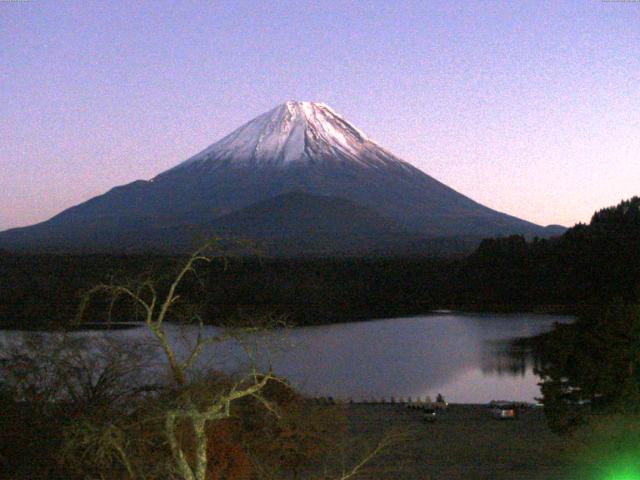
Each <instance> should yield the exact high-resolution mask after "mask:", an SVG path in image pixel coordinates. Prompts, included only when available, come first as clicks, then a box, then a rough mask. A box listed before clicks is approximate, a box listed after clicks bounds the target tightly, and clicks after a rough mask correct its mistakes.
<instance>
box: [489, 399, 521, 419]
mask: <svg viewBox="0 0 640 480" xmlns="http://www.w3.org/2000/svg"><path fill="white" fill-rule="evenodd" d="M491 414H492V415H493V418H495V419H498V420H514V419H515V418H517V416H518V408H517V406H516V405H515V404H514V403H503V402H496V403H495V404H494V405H492V408H491Z"/></svg>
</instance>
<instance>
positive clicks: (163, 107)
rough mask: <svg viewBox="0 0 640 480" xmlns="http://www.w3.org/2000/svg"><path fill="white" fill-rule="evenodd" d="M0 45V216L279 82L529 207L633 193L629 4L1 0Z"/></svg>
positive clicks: (153, 150) (474, 191) (73, 192)
mask: <svg viewBox="0 0 640 480" xmlns="http://www.w3.org/2000/svg"><path fill="white" fill-rule="evenodd" d="M398 4H401V5H398ZM0 44H1V45H2V49H1V50H0V87H1V88H0V109H1V112H2V121H1V122H0V138H2V142H0V168H1V175H0V191H1V192H2V193H1V194H0V229H5V228H9V227H14V226H20V225H28V224H31V223H34V222H37V221H41V220H45V219H47V218H49V217H50V216H52V215H54V214H55V213H57V212H59V211H61V210H62V209H64V208H67V207H70V206H72V205H75V204H77V203H80V202H82V201H84V200H86V199H88V198H90V197H92V196H94V195H97V194H100V193H103V192H104V191H106V190H108V189H109V188H111V187H113V186H115V185H119V184H124V183H128V182H130V181H133V180H135V179H138V178H150V177H153V176H154V175H156V174H157V173H159V172H160V171H162V170H164V169H167V168H169V167H171V166H173V165H175V164H177V163H178V162H180V161H182V160H184V159H186V158H187V157H189V156H191V155H193V154H194V153H196V152H197V151H199V150H201V149H203V148H205V147H206V146H208V145H209V144H211V143H213V142H215V141H216V140H218V139H219V138H220V137H222V136H223V135H224V134H226V133H229V132H230V131H231V130H233V129H234V128H236V127H238V126H240V125H241V124H242V123H244V122H246V121H248V120H250V119H251V118H253V117H255V116H256V115H258V114H260V113H262V112H264V111H266V110H269V109H271V108H273V107H274V106H275V105H277V104H280V103H282V102H284V101H285V100H287V99H297V100H308V101H320V102H324V103H327V104H329V105H330V106H331V107H332V108H334V109H335V110H336V111H338V112H339V113H340V114H342V115H343V116H344V117H346V118H347V119H348V120H350V121H351V122H353V123H354V124H355V125H356V126H358V127H359V128H361V129H362V130H364V131H365V132H366V133H367V134H368V135H369V136H370V137H372V138H373V139H374V140H376V141H378V143H380V144H381V145H382V146H384V147H386V148H387V149H389V150H391V151H392V152H394V153H395V154H396V155H398V156H400V157H401V158H404V159H405V160H407V161H409V162H411V163H413V164H414V165H416V166H417V167H419V168H420V169H422V170H423V171H425V172H426V173H428V174H430V175H432V176H433V177H435V178H437V179H438V180H440V181H442V182H444V183H446V184H447V185H449V186H451V187H453V188H455V189H457V190H458V191H460V192H462V193H464V194H466V195H468V196H470V197H471V198H473V199H475V200H477V201H479V202H481V203H483V204H485V205H487V206H490V207H492V208H495V209H497V210H500V211H504V212H507V213H510V214H512V215H516V216H519V217H521V218H525V219H527V220H531V221H534V222H536V223H540V224H549V223H561V224H565V225H571V224H573V223H575V222H577V221H588V220H589V218H590V216H591V214H592V213H593V211H594V210H596V209H598V208H601V207H604V206H607V205H611V204H615V203H617V202H618V201H619V200H621V199H622V198H627V197H630V196H632V195H636V194H640V188H639V187H640V3H638V2H598V1H553V2H552V1H548V2H545V1H541V0H537V1H531V2H529V1H518V2H503V1H499V2H494V1H487V0H483V1H477V2H474V1H459V2H457V1H451V0H450V1H446V2H445V1H443V2H439V1H416V2H349V1H336V2H332V1H324V2H303V1H295V2H287V1H278V2H267V1H264V2H259V1H251V2H249V1H228V2H222V1H219V2H165V1H152V2H151V1H149V2H143V1H140V2H131V1H121V2H119V1H113V2H100V3H99V2H66V1H55V2H54V1H44V0H31V1H23V2H0Z"/></svg>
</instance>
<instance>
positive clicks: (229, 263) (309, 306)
mask: <svg viewBox="0 0 640 480" xmlns="http://www.w3.org/2000/svg"><path fill="white" fill-rule="evenodd" d="M639 210H640V199H639V198H638V197H635V198H633V199H631V200H628V201H625V202H622V203H621V204H619V205H618V206H616V207H611V208H607V209H604V210H601V211H599V212H597V213H596V214H595V215H594V216H593V218H592V220H591V222H590V224H588V225H585V224H578V225H576V226H575V227H573V228H571V229H569V230H568V231H567V232H566V233H565V234H564V235H562V236H561V237H557V238H554V239H549V240H545V239H534V240H533V241H526V240H525V239H524V238H523V237H522V236H511V237H505V238H497V239H486V240H483V241H482V243H481V244H480V245H479V247H478V248H477V250H476V251H475V252H474V253H472V254H471V255H469V256H467V257H465V258H442V257H430V256H420V255H413V256H401V257H400V256H395V257H394V256H388V257H363V258H260V257H234V256H233V255H228V256H227V257H226V261H225V262H223V261H218V262H213V263H211V264H209V265H208V266H207V267H206V268H205V269H204V270H200V271H199V279H198V281H195V280H193V281H191V282H190V283H189V284H188V285H186V286H185V287H184V288H187V289H197V290H198V292H199V293H200V294H201V295H200V296H199V298H201V299H202V304H200V305H199V306H198V308H201V312H202V314H203V315H204V318H205V320H206V321H207V322H210V323H216V322H220V321H227V320H229V319H234V318H238V317H242V316H249V315H253V314H256V313H259V314H278V315H280V314H283V315H286V316H287V317H288V320H289V321H290V322H292V323H296V324H314V323H330V322H338V321H346V320H355V319H367V318H380V317H388V316H400V315H413V314H419V313H424V312H426V311H428V310H431V309H437V308H453V309H467V310H482V311H549V310H551V311H565V312H576V311H577V310H578V308H579V306H581V305H587V304H599V303H601V302H602V301H603V300H604V299H607V298H613V297H620V298H623V299H631V298H635V295H636V293H637V289H638V279H639V278H640V213H639ZM180 260H181V257H167V256H153V255H129V256H113V255H85V256H82V255H11V254H8V253H5V254H3V255H0V325H2V326H5V327H22V328H25V327H37V326H48V325H51V324H65V323H66V322H68V321H69V319H71V318H73V315H74V313H75V310H76V308H77V305H78V303H79V301H80V297H81V295H82V292H83V291H86V290H87V289H89V288H90V287H91V286H93V285H95V284H96V283H99V282H106V283H109V282H111V281H113V280H114V279H115V280H117V281H119V282H122V280H123V279H126V278H137V279H140V278H143V277H145V276H147V277H149V278H154V279H156V280H157V279H158V278H162V277H163V276H166V277H169V276H170V275H171V273H172V272H173V271H174V268H175V265H176V264H178V263H179V262H180ZM95 311H96V312H104V311H105V309H103V308H102V309H101V308H96V310H95ZM117 311H118V310H117V309H116V310H115V312H116V313H117ZM96 315H97V313H96Z"/></svg>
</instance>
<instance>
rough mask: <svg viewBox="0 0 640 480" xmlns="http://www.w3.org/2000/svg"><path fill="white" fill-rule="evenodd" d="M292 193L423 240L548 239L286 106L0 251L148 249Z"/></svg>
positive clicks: (17, 233) (12, 238)
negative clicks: (347, 206) (163, 237)
mask: <svg viewBox="0 0 640 480" xmlns="http://www.w3.org/2000/svg"><path fill="white" fill-rule="evenodd" d="M290 192H301V193H306V194H309V195H312V196H320V197H337V198H341V199H344V200H348V201H350V202H352V203H355V204H357V205H359V206H360V207H365V208H368V209H371V210H373V211H375V212H377V213H378V214H380V215H382V216H383V217H386V218H389V219H393V220H394V221H395V222H397V224H398V225H399V226H400V227H401V228H402V229H403V230H404V231H407V232H411V233H414V234H418V235H421V236H426V237H436V236H437V237H443V236H493V235H501V234H512V233H521V234H525V235H529V236H533V235H539V236H548V233H549V232H548V231H547V230H545V229H544V228H543V227H540V226H538V225H535V224H533V223H530V222H527V221H525V220H521V219H518V218H516V217H512V216H509V215H505V214H503V213H500V212H497V211H495V210H492V209H490V208H487V207H485V206H483V205H480V204H478V203H477V202H474V201H473V200H471V199H469V198H468V197H465V196H464V195H462V194H460V193H458V192H456V191H455V190H453V189H451V188H449V187H447V186H446V185H444V184H442V183H440V182H438V181H437V180H435V179H433V178H432V177H430V176H429V175H427V174H425V173H423V172H422V171H420V170H418V169H417V168H415V167H413V166H412V165H410V164H409V163H407V162H404V161H403V160H400V159H399V158H397V157H395V156H394V155H393V154H391V153H389V152H387V151H386V150H385V149H383V148H382V147H380V146H379V145H377V144H376V143H375V142H373V141H372V140H370V139H369V138H368V137H367V136H366V135H365V134H363V133H362V132H361V131H360V130H358V129H357V128H356V127H354V126H353V125H351V124H350V123H349V122H347V121H346V120H345V119H343V118H342V117H340V116H339V115H338V114H336V113H335V112H334V111H333V110H331V109H330V108H329V107H327V106H326V105H323V104H316V103H308V102H293V101H291V102H287V103H285V104H283V105H280V106H278V107H276V108H275V109H273V110H271V111H269V112H267V113H265V114H263V115H260V116H259V117H257V118H255V119H254V120H252V121H250V122H248V123H247V124H245V125H243V126H242V127H240V128H239V129H237V130H235V131H234V132H232V133H231V134H229V135H227V136H226V137H224V138H223V139H222V140H220V141H218V142H216V143H215V144H213V145H211V146H210V147H208V148H206V149H205V150H203V151H202V152H200V153H199V154H197V155H195V156H193V157H192V158H190V159H188V160H186V161H185V162H182V163H181V164H179V165H177V166H176V167H174V168H172V169H170V170H167V171H165V172H163V173H161V174H159V175H158V176H156V177H155V178H153V179H152V180H149V181H143V180H140V181H136V182H133V183H130V184H128V185H124V186H121V187H116V188H114V189H112V190H110V191H109V192H107V193H105V194H104V195H100V196H98V197H95V198H93V199H91V200H89V201H87V202H84V203H82V204H80V205H78V206H75V207H72V208H70V209H68V210H65V211H64V212H62V213H60V214H58V215H56V216H55V217H53V218H52V219H50V220H49V221H47V222H43V223H41V224H38V225H35V226H32V227H27V228H23V229H15V230H10V231H6V232H2V233H0V247H3V246H4V247H5V248H16V246H24V245H27V244H28V245H29V247H28V248H30V249H39V248H41V247H44V246H47V245H51V244H52V243H53V244H57V245H59V246H60V248H63V249H64V248H70V249H75V248H78V247H79V246H81V245H88V244H94V245H96V248H98V249H100V248H104V249H112V248H113V247H114V245H119V246H121V247H122V248H128V247H132V248H134V247H137V246H140V245H145V246H148V245H149V244H153V242H154V241H155V240H154V238H153V237H154V236H153V235H151V234H150V233H149V232H151V231H157V230H158V229H159V230H167V229H168V230H172V231H176V232H177V231H179V230H180V229H179V228H178V227H180V228H181V227H183V226H185V225H203V224H211V223H213V222H214V220H215V219H216V218H219V217H221V216H224V215H227V214H230V213H232V212H234V211H237V210H239V209H242V208H244V207H247V206H249V205H252V204H256V203H258V202H262V201H265V200H268V199H270V198H273V197H276V196H278V195H282V194H286V193H290ZM289 227H290V228H291V229H295V225H294V224H293V223H291V225H290V226H289ZM334 228H336V229H339V225H334ZM168 230H167V231H168ZM119 232H123V233H122V234H120V233H119ZM554 233H555V232H554ZM101 238H102V240H101ZM176 241H177V240H176ZM101 242H102V243H104V245H103V246H101V245H100V243H101ZM131 242H134V243H133V244H130V243H131Z"/></svg>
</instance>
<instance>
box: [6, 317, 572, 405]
mask: <svg viewBox="0 0 640 480" xmlns="http://www.w3.org/2000/svg"><path fill="white" fill-rule="evenodd" d="M572 320H573V319H572V317H567V316H558V315H535V314H505V315H496V314H461V313H435V314H429V315H422V316H416V317H410V318H395V319H386V320H372V321H367V322H357V323H355V322H354V323H342V324H336V325H323V326H316V327H299V328H294V329H290V330H285V331H274V332H269V333H263V334H259V335H249V336H245V337H243V339H242V340H240V341H226V342H224V343H220V344H214V345H212V346H209V347H207V348H206V349H205V350H204V352H203V353H202V355H201V358H200V364H199V367H201V368H205V367H207V366H208V367H211V368H216V369H218V370H224V371H227V372H234V371H238V370H240V369H242V368H244V367H246V365H247V364H248V363H249V361H248V356H247V352H249V353H250V356H251V357H252V358H253V361H254V362H255V363H258V364H259V365H260V367H261V368H263V369H266V368H268V367H269V366H271V368H272V369H273V370H274V372H275V373H276V374H278V375H281V376H284V377H286V378H288V379H289V380H290V381H291V383H292V384H293V385H295V386H296V387H297V388H298V389H299V390H301V391H302V392H303V393H305V394H308V395H315V396H332V397H334V398H339V399H344V400H349V399H354V400H371V399H375V400H380V399H382V398H384V399H387V400H388V399H390V398H391V397H394V398H395V399H396V400H397V399H400V398H404V399H407V398H408V397H411V398H412V399H416V398H417V397H420V398H424V397H425V396H426V395H429V396H431V397H432V398H433V399H435V396H436V395H437V394H438V393H442V394H443V395H444V396H445V398H446V399H447V401H449V402H456V403H485V402H488V401H490V400H493V399H501V400H502V399H504V400H518V401H529V402H531V401H534V399H535V397H538V396H539V395H540V390H539V387H538V385H537V383H538V381H539V379H538V377H537V376H535V375H534V373H533V369H532V365H531V362H528V361H521V362H517V361H515V362H514V360H513V359H512V358H511V357H510V356H509V355H507V353H506V352H507V348H508V346H509V343H510V340H513V339H515V338H521V337H531V336H534V335H538V334H540V333H543V332H546V331H548V330H550V329H551V328H552V327H553V324H554V322H560V323H566V322H570V321H572ZM167 329H168V333H169V334H170V336H171V337H172V339H173V341H174V342H175V343H176V344H179V345H181V347H180V348H179V350H181V351H183V352H186V351H187V345H188V344H189V342H191V341H192V339H193V338H194V335H195V330H194V329H180V328H178V327H177V326H167ZM206 330H207V334H210V335H214V334H219V333H220V330H218V329H216V328H214V327H206ZM19 335H20V334H19V332H9V331H5V332H0V338H1V339H2V340H4V341H11V340H12V339H13V340H16V339H17V338H18V337H19ZM74 335H82V336H108V337H113V338H118V339H121V340H122V341H126V340H127V339H129V340H131V339H144V338H147V337H148V333H147V332H146V330H145V329H144V328H133V329H129V330H116V331H101V332H91V331H88V332H87V331H85V332H78V333H75V334H74ZM240 345H243V348H241V347H240ZM158 358H162V357H161V356H160V355H159V354H158Z"/></svg>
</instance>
